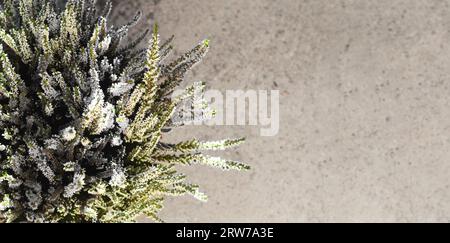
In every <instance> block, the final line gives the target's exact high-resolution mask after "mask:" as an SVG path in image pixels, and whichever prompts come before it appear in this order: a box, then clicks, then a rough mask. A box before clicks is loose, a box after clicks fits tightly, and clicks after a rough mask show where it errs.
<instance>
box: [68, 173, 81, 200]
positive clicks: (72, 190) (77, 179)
mask: <svg viewBox="0 0 450 243" xmlns="http://www.w3.org/2000/svg"><path fill="white" fill-rule="evenodd" d="M85 177H86V175H85V173H84V171H80V172H76V173H75V175H74V176H73V181H72V183H70V184H69V185H67V186H66V187H65V188H64V194H63V196H64V197H65V198H71V197H73V196H74V195H75V194H77V193H79V192H80V191H81V190H82V189H83V187H84V185H85V182H84V179H85Z"/></svg>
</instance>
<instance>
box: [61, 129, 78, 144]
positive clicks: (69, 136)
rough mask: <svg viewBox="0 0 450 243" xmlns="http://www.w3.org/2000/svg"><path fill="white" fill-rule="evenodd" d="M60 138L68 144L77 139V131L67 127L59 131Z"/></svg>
mask: <svg viewBox="0 0 450 243" xmlns="http://www.w3.org/2000/svg"><path fill="white" fill-rule="evenodd" d="M61 137H62V138H63V139H64V140H65V141H67V142H70V141H72V140H74V139H75V138H76V137H77V131H76V130H75V128H74V127H68V128H66V129H64V130H62V131H61Z"/></svg>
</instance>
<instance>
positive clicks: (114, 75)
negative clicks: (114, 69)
mask: <svg viewBox="0 0 450 243" xmlns="http://www.w3.org/2000/svg"><path fill="white" fill-rule="evenodd" d="M117 79H118V77H117V75H116V74H111V80H112V81H113V82H116V81H117Z"/></svg>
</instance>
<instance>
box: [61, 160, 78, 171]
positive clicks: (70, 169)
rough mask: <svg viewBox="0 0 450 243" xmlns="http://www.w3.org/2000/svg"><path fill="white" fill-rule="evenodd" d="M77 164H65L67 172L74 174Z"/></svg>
mask: <svg viewBox="0 0 450 243" xmlns="http://www.w3.org/2000/svg"><path fill="white" fill-rule="evenodd" d="M76 166H77V164H76V163H75V162H67V163H65V164H64V171H65V172H74V171H75V168H76Z"/></svg>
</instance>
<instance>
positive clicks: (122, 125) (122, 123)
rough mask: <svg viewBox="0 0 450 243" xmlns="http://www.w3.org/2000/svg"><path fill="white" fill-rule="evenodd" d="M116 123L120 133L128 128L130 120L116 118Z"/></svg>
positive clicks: (122, 116)
mask: <svg viewBox="0 0 450 243" xmlns="http://www.w3.org/2000/svg"><path fill="white" fill-rule="evenodd" d="M116 123H117V125H119V127H120V130H121V131H122V132H123V131H125V130H126V129H127V128H128V127H129V126H130V120H128V118H127V117H126V116H124V115H121V116H119V117H117V119H116Z"/></svg>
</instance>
